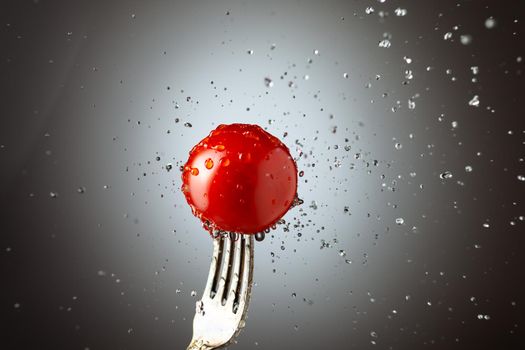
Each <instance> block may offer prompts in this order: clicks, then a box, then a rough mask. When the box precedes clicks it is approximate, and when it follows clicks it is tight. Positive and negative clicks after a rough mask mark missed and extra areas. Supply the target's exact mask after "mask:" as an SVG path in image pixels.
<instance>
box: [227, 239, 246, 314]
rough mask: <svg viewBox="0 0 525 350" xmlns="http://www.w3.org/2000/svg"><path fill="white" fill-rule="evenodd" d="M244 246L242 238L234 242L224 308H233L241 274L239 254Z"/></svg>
mask: <svg viewBox="0 0 525 350" xmlns="http://www.w3.org/2000/svg"><path fill="white" fill-rule="evenodd" d="M244 244H245V240H244V238H242V237H241V238H239V239H237V240H236V241H235V242H234V248H233V249H234V250H233V252H232V254H234V260H233V261H234V262H233V266H232V267H231V269H232V270H231V273H230V282H229V284H228V287H227V288H228V289H227V293H228V294H227V296H226V306H227V307H228V308H230V307H233V303H234V301H235V299H236V294H237V286H238V284H239V280H240V274H241V260H242V259H241V254H242V251H243V246H244Z"/></svg>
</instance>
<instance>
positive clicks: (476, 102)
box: [468, 95, 479, 107]
mask: <svg viewBox="0 0 525 350" xmlns="http://www.w3.org/2000/svg"><path fill="white" fill-rule="evenodd" d="M468 104H469V106H473V107H479V96H478V95H474V97H472V99H471V100H470V101H468Z"/></svg>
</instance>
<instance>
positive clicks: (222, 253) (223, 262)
mask: <svg viewBox="0 0 525 350" xmlns="http://www.w3.org/2000/svg"><path fill="white" fill-rule="evenodd" d="M235 236H236V237H235V238H237V239H235V238H234V237H232V238H233V239H232V238H230V237H218V238H215V239H214V240H213V257H212V260H211V265H210V272H209V274H208V280H207V282H206V287H205V288H204V293H203V294H202V299H201V300H199V301H198V302H197V303H196V310H195V311H196V312H195V318H194V319H193V337H192V340H191V343H190V345H189V346H188V348H187V350H207V349H217V348H219V347H224V346H227V345H228V344H230V343H231V342H232V341H233V339H234V338H235V337H236V336H237V334H238V333H239V332H240V330H241V329H242V328H243V327H244V322H245V318H246V313H247V311H248V304H249V301H250V294H251V288H252V282H253V242H254V240H253V235H235ZM239 236H240V237H239Z"/></svg>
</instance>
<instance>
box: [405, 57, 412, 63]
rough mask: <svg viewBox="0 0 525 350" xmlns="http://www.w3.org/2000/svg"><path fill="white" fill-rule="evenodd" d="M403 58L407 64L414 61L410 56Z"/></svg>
mask: <svg viewBox="0 0 525 350" xmlns="http://www.w3.org/2000/svg"><path fill="white" fill-rule="evenodd" d="M403 60H404V61H405V62H406V64H410V63H412V59H411V58H410V57H407V56H404V57H403Z"/></svg>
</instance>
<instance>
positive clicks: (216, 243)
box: [202, 238, 222, 298]
mask: <svg viewBox="0 0 525 350" xmlns="http://www.w3.org/2000/svg"><path fill="white" fill-rule="evenodd" d="M221 240H222V239H221V238H215V239H214V240H213V256H212V257H211V265H210V272H208V280H207V281H206V286H205V287H204V293H203V294H202V296H203V298H204V297H208V298H209V297H210V295H211V291H212V288H213V283H214V280H215V274H216V273H218V271H217V267H218V266H219V267H220V265H218V262H219V257H220V252H221Z"/></svg>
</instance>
